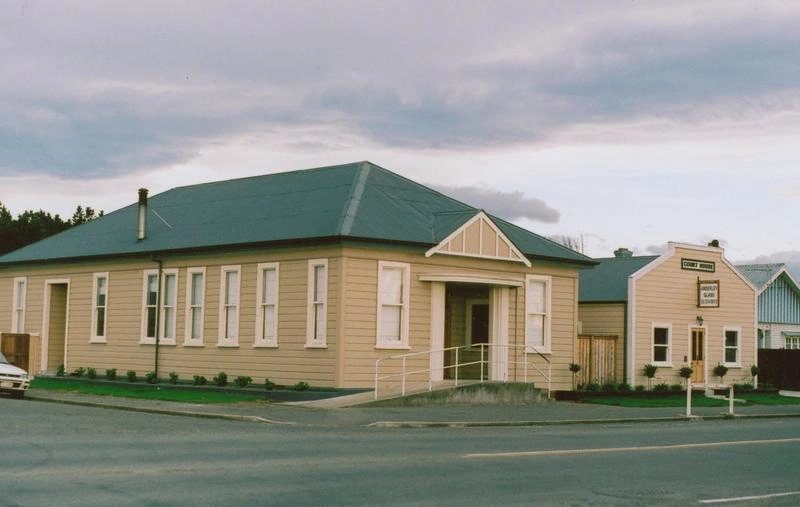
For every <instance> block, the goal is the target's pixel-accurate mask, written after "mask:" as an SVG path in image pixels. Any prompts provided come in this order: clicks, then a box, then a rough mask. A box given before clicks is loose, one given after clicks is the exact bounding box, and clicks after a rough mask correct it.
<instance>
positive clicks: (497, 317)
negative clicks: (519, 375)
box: [489, 287, 509, 382]
mask: <svg viewBox="0 0 800 507" xmlns="http://www.w3.org/2000/svg"><path fill="white" fill-rule="evenodd" d="M490 294H491V296H490V301H489V302H490V305H489V306H490V309H491V310H490V311H491V316H490V326H491V334H490V336H489V343H491V344H492V347H491V350H492V355H491V362H490V369H489V379H490V380H492V381H495V382H506V381H508V355H509V350H508V315H509V314H508V312H509V309H508V300H509V298H508V288H507V287H492V289H491V293H490Z"/></svg>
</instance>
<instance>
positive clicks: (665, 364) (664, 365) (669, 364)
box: [650, 361, 674, 368]
mask: <svg viewBox="0 0 800 507" xmlns="http://www.w3.org/2000/svg"><path fill="white" fill-rule="evenodd" d="M650 364H652V365H653V366H658V367H659V368H673V367H674V366H673V364H672V363H656V362H655V361H653V362H652V363H650Z"/></svg>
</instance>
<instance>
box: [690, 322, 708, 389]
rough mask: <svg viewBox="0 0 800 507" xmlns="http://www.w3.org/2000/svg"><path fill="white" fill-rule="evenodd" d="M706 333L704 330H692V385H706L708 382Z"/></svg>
mask: <svg viewBox="0 0 800 507" xmlns="http://www.w3.org/2000/svg"><path fill="white" fill-rule="evenodd" d="M705 338H706V331H705V329H702V328H693V329H692V343H691V345H692V351H691V352H692V370H693V372H692V383H693V384H704V383H705V381H706V363H705V341H706V339H705Z"/></svg>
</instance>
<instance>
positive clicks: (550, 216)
mask: <svg viewBox="0 0 800 507" xmlns="http://www.w3.org/2000/svg"><path fill="white" fill-rule="evenodd" d="M434 188H436V189H437V190H439V191H440V192H442V193H444V194H447V195H448V196H450V197H453V198H455V199H458V200H459V201H463V202H465V203H467V204H469V205H471V206H475V207H476V208H481V209H483V210H486V211H487V212H489V213H491V214H493V215H496V216H498V217H500V218H503V219H505V220H516V219H520V218H527V219H529V220H535V221H537V222H544V223H558V220H559V217H560V214H559V212H558V210H556V209H553V208H551V207H550V206H548V205H547V203H545V202H544V201H542V200H541V199H537V198H535V197H526V196H525V194H523V193H522V192H501V191H498V190H492V189H489V188H483V187H450V186H444V185H434Z"/></svg>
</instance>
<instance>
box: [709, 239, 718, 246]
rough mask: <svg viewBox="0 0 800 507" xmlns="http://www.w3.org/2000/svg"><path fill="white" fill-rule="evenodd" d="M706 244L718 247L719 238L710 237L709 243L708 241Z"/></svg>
mask: <svg viewBox="0 0 800 507" xmlns="http://www.w3.org/2000/svg"><path fill="white" fill-rule="evenodd" d="M708 246H713V247H714V248H719V240H718V239H712V240H711V243H709V244H708Z"/></svg>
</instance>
